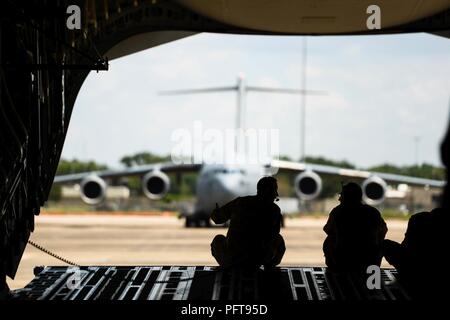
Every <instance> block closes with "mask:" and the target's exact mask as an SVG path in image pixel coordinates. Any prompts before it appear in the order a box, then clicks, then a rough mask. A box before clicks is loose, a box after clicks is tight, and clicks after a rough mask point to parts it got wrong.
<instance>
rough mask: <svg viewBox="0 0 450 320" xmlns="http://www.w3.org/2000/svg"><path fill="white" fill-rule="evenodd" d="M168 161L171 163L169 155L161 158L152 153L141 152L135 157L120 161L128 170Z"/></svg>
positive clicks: (127, 157)
mask: <svg viewBox="0 0 450 320" xmlns="http://www.w3.org/2000/svg"><path fill="white" fill-rule="evenodd" d="M166 161H170V156H169V155H167V156H159V155H156V154H154V153H151V152H139V153H135V154H133V155H126V156H124V157H122V159H120V162H121V163H122V164H123V165H124V166H125V167H127V168H130V167H133V166H140V165H144V164H152V163H157V162H166Z"/></svg>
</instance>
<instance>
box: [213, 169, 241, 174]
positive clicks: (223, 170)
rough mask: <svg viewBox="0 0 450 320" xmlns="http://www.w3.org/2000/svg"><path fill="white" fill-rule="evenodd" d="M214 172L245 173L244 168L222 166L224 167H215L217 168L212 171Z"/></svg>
mask: <svg viewBox="0 0 450 320" xmlns="http://www.w3.org/2000/svg"><path fill="white" fill-rule="evenodd" d="M214 173H223V174H233V173H240V174H245V170H242V169H234V168H224V169H217V170H215V171H214Z"/></svg>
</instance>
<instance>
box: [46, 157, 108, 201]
mask: <svg viewBox="0 0 450 320" xmlns="http://www.w3.org/2000/svg"><path fill="white" fill-rule="evenodd" d="M106 169H108V167H107V166H106V165H104V164H98V163H96V162H95V161H92V160H90V161H80V160H77V159H72V160H66V159H61V160H60V161H59V163H58V168H57V170H56V175H63V174H71V173H79V172H89V171H97V170H106ZM61 195H62V188H61V186H60V185H55V184H54V185H53V186H52V188H51V190H50V194H49V196H48V199H49V200H52V201H59V200H61Z"/></svg>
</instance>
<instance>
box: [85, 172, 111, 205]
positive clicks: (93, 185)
mask: <svg viewBox="0 0 450 320" xmlns="http://www.w3.org/2000/svg"><path fill="white" fill-rule="evenodd" d="M106 188H107V185H106V182H105V180H103V179H102V178H100V177H99V176H96V175H89V176H87V177H86V178H84V179H83V180H81V182H80V195H81V200H83V202H85V203H87V204H90V205H97V204H100V203H101V202H102V201H103V200H104V199H105V196H106Z"/></svg>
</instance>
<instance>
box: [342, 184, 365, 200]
mask: <svg viewBox="0 0 450 320" xmlns="http://www.w3.org/2000/svg"><path fill="white" fill-rule="evenodd" d="M339 201H340V202H341V203H361V201H362V190H361V187H360V186H359V185H358V184H356V183H354V182H349V183H346V184H344V185H343V186H342V191H341V196H340V197H339Z"/></svg>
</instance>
